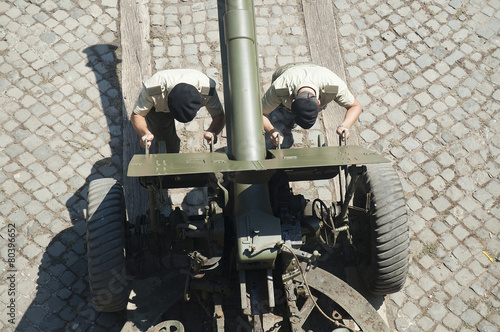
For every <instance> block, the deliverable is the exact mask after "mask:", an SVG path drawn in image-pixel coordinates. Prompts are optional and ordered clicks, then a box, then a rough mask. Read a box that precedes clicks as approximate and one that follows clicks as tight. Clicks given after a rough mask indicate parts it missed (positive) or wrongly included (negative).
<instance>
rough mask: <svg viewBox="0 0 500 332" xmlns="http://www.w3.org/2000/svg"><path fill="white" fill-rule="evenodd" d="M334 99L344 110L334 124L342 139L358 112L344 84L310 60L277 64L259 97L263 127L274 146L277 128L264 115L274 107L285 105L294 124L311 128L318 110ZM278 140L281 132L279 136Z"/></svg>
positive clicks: (327, 70) (276, 139)
mask: <svg viewBox="0 0 500 332" xmlns="http://www.w3.org/2000/svg"><path fill="white" fill-rule="evenodd" d="M332 100H334V101H335V102H336V103H337V104H339V105H340V106H343V107H345V108H346V109H347V112H346V114H345V117H344V121H343V122H342V123H341V124H340V125H339V126H338V127H337V134H338V135H340V136H341V137H342V139H346V138H348V137H349V128H350V127H351V126H352V125H353V124H354V122H356V120H357V119H358V117H359V115H360V114H361V111H362V106H361V104H360V103H359V101H357V100H356V98H354V96H353V95H352V93H351V92H350V91H349V89H348V88H347V85H346V84H345V82H344V81H342V80H341V79H340V78H339V77H338V76H337V75H336V74H335V73H334V72H332V71H331V70H329V69H328V68H325V67H321V66H318V65H315V64H311V63H297V64H288V65H285V66H281V67H279V68H278V69H277V70H276V71H275V72H274V74H273V78H272V84H271V86H270V87H269V89H268V90H267V91H266V93H265V94H264V96H263V97H262V111H263V113H264V130H265V132H266V133H267V134H268V135H269V136H270V139H271V142H272V143H273V144H274V145H278V133H279V131H278V130H277V129H276V128H274V126H273V124H272V123H271V121H269V119H268V118H267V115H269V114H270V113H271V112H272V111H274V110H275V109H276V107H278V106H280V105H281V106H283V107H285V108H286V109H287V110H288V111H289V112H291V113H292V114H293V116H294V121H295V123H296V124H298V125H299V126H301V127H302V128H304V129H309V128H311V127H312V126H313V125H314V123H315V122H316V119H317V117H318V113H319V111H320V109H321V110H322V109H324V108H325V107H326V105H327V104H328V103H329V102H331V101H332ZM279 137H280V143H281V141H282V140H283V135H279Z"/></svg>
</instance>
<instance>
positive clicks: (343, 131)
mask: <svg viewBox="0 0 500 332" xmlns="http://www.w3.org/2000/svg"><path fill="white" fill-rule="evenodd" d="M337 134H338V135H339V136H340V137H341V138H342V141H345V140H347V139H348V138H349V136H350V133H349V128H348V127H347V126H344V125H340V126H338V127H337Z"/></svg>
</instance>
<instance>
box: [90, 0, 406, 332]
mask: <svg viewBox="0 0 500 332" xmlns="http://www.w3.org/2000/svg"><path fill="white" fill-rule="evenodd" d="M219 6H220V7H219V13H220V20H221V21H223V27H224V28H223V29H221V31H220V33H221V54H222V60H223V61H222V62H223V74H224V80H223V81H224V93H225V98H224V99H225V102H226V105H225V109H226V114H227V122H226V124H227V134H228V137H227V141H228V144H227V147H226V148H225V149H224V150H223V151H211V152H206V153H179V154H166V153H164V152H165V151H164V150H163V149H162V148H161V146H162V144H160V145H159V146H160V150H159V151H158V153H154V154H153V153H149V151H146V154H141V155H135V156H134V157H133V158H132V160H131V162H130V164H129V168H128V174H127V175H128V176H129V177H136V178H138V179H139V181H140V183H141V185H142V186H144V187H145V188H147V190H148V193H149V208H148V209H147V210H146V211H145V214H144V215H143V216H141V217H140V218H138V220H136V221H131V220H128V219H127V213H126V207H125V197H124V193H123V189H122V187H121V184H120V183H118V182H117V181H116V180H113V179H97V180H94V181H92V182H91V183H90V185H89V193H88V212H87V244H88V247H87V249H88V263H89V279H90V286H91V295H92V301H93V304H94V307H95V308H96V310H98V311H104V312H113V311H120V310H123V309H125V307H126V305H127V302H128V293H129V290H128V288H127V287H126V285H125V282H124V280H126V279H127V278H126V274H127V273H128V272H127V264H128V262H129V261H130V260H131V259H134V257H138V256H141V255H143V254H145V253H150V254H153V255H155V256H160V257H161V256H164V255H166V254H168V253H176V254H181V255H184V256H185V257H186V258H187V260H186V261H187V265H186V268H185V271H184V272H185V284H184V292H183V295H184V300H186V301H187V300H189V299H190V298H191V296H192V295H193V294H195V295H197V294H199V297H200V298H202V299H204V301H203V302H204V304H205V309H206V310H205V315H206V316H207V317H208V318H207V319H204V321H205V322H207V321H208V324H204V325H203V327H201V326H193V325H192V324H193V322H189V321H188V322H179V321H177V320H174V319H175V318H174V317H169V316H168V315H164V316H163V318H164V319H165V321H163V322H155V324H156V323H158V325H156V326H155V327H154V328H156V329H157V330H160V329H162V328H165V329H167V328H170V330H176V331H183V330H184V325H185V327H186V330H188V331H191V330H194V331H202V330H203V329H205V330H207V331H208V330H212V331H218V332H220V331H237V330H245V329H244V328H243V329H242V328H241V327H242V325H241V324H242V321H241V320H240V321H236V323H235V322H234V320H233V321H231V320H230V318H229V315H228V314H227V312H232V308H233V307H234V306H236V307H237V308H238V312H237V315H241V316H243V317H244V321H243V322H244V324H245V325H244V326H249V327H250V329H251V330H253V331H264V330H269V329H273V330H281V331H287V330H290V331H303V330H304V329H307V330H314V331H326V330H332V329H336V328H338V329H339V331H341V330H342V329H343V328H346V327H343V326H342V323H341V319H340V318H341V317H342V315H347V316H349V317H352V319H353V320H354V321H355V322H356V323H357V324H358V326H359V327H360V328H361V329H362V330H363V331H388V330H389V329H388V327H387V325H386V324H385V322H384V321H383V320H382V318H381V317H380V316H379V315H378V314H377V312H376V311H375V309H374V308H373V307H372V306H371V305H370V304H369V303H368V302H367V301H366V300H365V299H364V298H363V297H362V296H361V295H360V294H359V293H358V292H357V291H355V290H354V289H353V288H352V287H350V286H349V285H348V284H347V283H346V282H344V281H342V280H341V279H340V278H338V277H336V276H335V275H334V274H332V273H329V272H327V271H326V270H327V269H328V260H324V261H323V262H322V263H323V265H321V264H319V263H318V261H319V260H321V259H320V257H321V255H322V254H323V256H324V252H321V251H322V249H326V251H328V252H331V251H335V250H337V251H343V252H344V253H352V254H353V256H352V260H353V261H354V262H353V263H354V264H355V265H356V266H357V268H358V269H359V271H360V275H361V277H362V278H361V279H362V281H363V285H364V286H365V288H366V289H367V290H369V291H370V292H372V293H374V294H380V295H385V294H389V293H393V292H397V291H398V290H400V289H401V287H402V286H403V284H404V282H405V279H406V274H407V270H408V255H409V251H408V248H409V235H408V225H407V217H406V213H407V212H406V203H405V199H404V195H403V191H402V188H401V184H400V181H399V178H398V175H397V173H396V172H395V171H394V170H393V168H392V167H391V166H390V165H389V164H388V160H387V159H385V158H383V157H382V156H380V155H378V154H376V153H373V152H371V151H368V150H366V149H363V148H361V147H358V146H345V145H344V146H330V147H328V146H324V144H322V143H321V142H319V144H318V147H314V148H303V149H286V150H285V149H277V150H269V151H268V150H266V149H265V143H264V135H263V132H262V110H261V101H260V84H259V74H258V59H257V52H256V48H257V45H256V38H255V24H254V14H253V3H252V1H251V0H226V2H225V3H223V2H222V1H219ZM335 177H338V178H339V182H340V183H341V184H342V185H341V187H342V190H341V195H340V199H339V200H338V201H337V202H333V203H332V204H331V206H327V204H325V203H324V202H322V201H321V200H319V199H316V200H313V201H312V202H311V201H309V200H306V199H305V198H304V196H303V195H300V194H294V193H293V191H292V189H291V187H290V183H291V182H293V181H305V180H320V179H332V178H335ZM191 187H205V188H207V192H208V194H209V195H208V201H207V202H206V204H205V205H206V208H205V211H204V213H202V214H196V215H189V214H188V213H187V212H186V211H183V210H181V209H180V208H176V209H175V210H173V211H172V212H171V213H170V214H169V215H164V214H163V213H162V212H161V210H160V208H159V206H158V205H157V199H156V196H157V194H158V193H161V192H162V191H163V189H167V188H191ZM325 265H326V267H325ZM235 295H236V296H235ZM235 299H238V300H237V301H236V304H235ZM167 309H168V308H165V310H167ZM327 309H328V310H330V312H333V314H330V315H329V314H326V313H325V310H327ZM225 313H226V314H225ZM311 317H312V318H313V319H312V322H311V319H308V318H311ZM316 318H318V319H316ZM321 319H322V321H320V320H321ZM190 324H191V325H190ZM235 324H236V325H235ZM318 326H319V327H318Z"/></svg>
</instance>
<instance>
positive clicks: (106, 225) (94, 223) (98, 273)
mask: <svg viewBox="0 0 500 332" xmlns="http://www.w3.org/2000/svg"><path fill="white" fill-rule="evenodd" d="M87 203H88V206H87V257H88V269H89V282H90V294H91V297H92V303H93V305H94V308H95V310H97V311H101V312H116V311H121V310H124V309H125V308H126V306H127V302H128V286H127V279H126V259H125V253H124V248H125V225H126V224H125V223H126V210H125V199H124V194H123V188H122V186H121V185H120V183H118V181H116V180H115V179H107V178H104V179H97V180H93V181H92V182H90V184H89V192H88V197H87Z"/></svg>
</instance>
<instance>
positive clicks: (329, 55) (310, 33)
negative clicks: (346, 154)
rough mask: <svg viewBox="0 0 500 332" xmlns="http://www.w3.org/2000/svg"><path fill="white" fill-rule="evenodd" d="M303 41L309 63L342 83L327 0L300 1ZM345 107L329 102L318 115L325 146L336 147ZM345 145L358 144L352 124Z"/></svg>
mask: <svg viewBox="0 0 500 332" xmlns="http://www.w3.org/2000/svg"><path fill="white" fill-rule="evenodd" d="M302 7H303V9H304V19H305V25H306V33H307V40H308V43H309V49H310V52H311V60H312V62H313V63H316V64H318V65H320V66H323V67H326V68H328V69H330V70H332V71H333V72H334V73H336V74H337V75H338V76H339V77H340V78H341V79H342V80H344V81H345V80H346V76H345V68H344V63H343V60H342V54H341V51H340V46H339V42H338V38H337V25H336V23H335V12H334V8H333V4H332V1H331V0H302ZM345 112H346V110H345V108H343V107H341V106H339V105H337V104H336V103H334V102H332V103H330V104H328V106H327V107H326V109H324V110H323V111H322V112H321V116H322V120H323V125H324V127H325V137H326V142H327V145H330V146H335V145H338V143H339V139H338V135H337V134H336V130H337V127H338V125H339V124H340V123H341V122H342V120H343V119H344V115H345ZM349 144H352V145H359V138H358V135H357V129H356V125H354V126H353V127H352V128H351V136H350V138H349Z"/></svg>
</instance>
